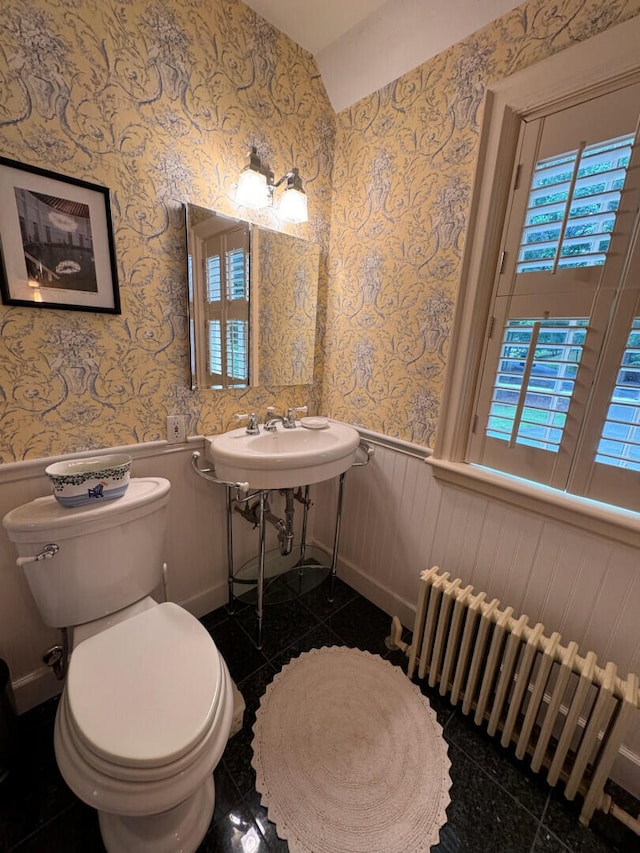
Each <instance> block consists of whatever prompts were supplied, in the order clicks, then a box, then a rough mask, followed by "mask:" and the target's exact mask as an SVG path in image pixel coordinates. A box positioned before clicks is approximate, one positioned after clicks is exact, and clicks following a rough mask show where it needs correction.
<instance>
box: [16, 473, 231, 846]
mask: <svg viewBox="0 0 640 853" xmlns="http://www.w3.org/2000/svg"><path fill="white" fill-rule="evenodd" d="M169 489H170V484H169V481H168V480H165V479H162V478H160V477H149V478H145V479H132V480H131V482H130V484H129V488H128V490H127V492H126V493H125V494H124V496H123V497H121V498H118V499H117V500H113V501H108V502H105V503H102V504H99V505H95V504H91V505H89V506H83V507H79V508H77V509H65V508H63V507H61V506H60V505H59V504H58V502H57V501H56V499H55V498H54V497H53V496H51V497H44V498H37V499H36V500H34V501H32V502H31V503H28V504H25V505H24V506H20V507H17V508H16V509H14V510H12V511H11V512H9V513H8V514H7V515H6V516H5V517H4V519H3V524H4V526H5V527H6V529H7V532H8V534H9V537H10V539H11V540H12V541H13V542H15V543H16V546H17V549H18V554H19V555H20V559H19V561H18V562H19V563H20V564H22V566H23V568H24V572H25V575H26V577H27V581H28V583H29V586H30V588H31V591H32V593H33V596H34V598H35V600H36V603H37V605H38V608H39V610H40V613H41V615H42V618H43V621H44V622H45V623H46V624H47V625H51V626H55V627H60V628H69V629H71V637H70V646H71V656H70V661H69V668H68V672H67V678H66V684H65V687H64V690H63V693H62V697H61V699H60V705H59V707H58V713H57V716H56V724H55V734H54V745H55V753H56V759H57V762H58V767H59V768H60V772H61V773H62V775H63V777H64V779H65V781H66V782H67V784H68V785H69V787H70V788H71V789H72V791H74V793H75V794H77V796H78V797H80V799H81V800H83V801H84V802H85V803H88V804H89V805H90V806H92V807H93V808H95V809H97V810H98V813H99V820H100V829H101V832H102V837H103V840H104V843H105V846H106V848H107V850H109V851H117V853H134V851H135V853H151V851H153V853H165V851H166V853H169V851H171V853H175V851H183V853H188V851H194V850H196V848H197V847H198V845H199V843H200V841H201V840H202V838H203V837H204V835H205V833H206V831H207V828H208V826H209V823H210V821H211V817H212V814H213V805H214V797H215V791H214V784H213V770H214V768H215V766H216V765H217V763H218V761H219V760H220V757H221V755H222V752H223V750H224V748H225V745H226V743H227V740H228V737H229V731H230V727H231V721H232V715H233V688H232V682H231V678H230V676H229V673H228V670H227V667H226V664H225V662H224V660H223V659H222V656H221V655H220V653H219V652H218V650H217V648H216V646H215V644H214V642H213V640H212V639H211V637H210V636H209V634H208V632H207V631H206V629H205V628H204V627H203V626H202V625H201V624H200V622H199V621H198V620H197V619H196V618H195V617H194V616H192V615H191V614H190V613H188V612H187V611H186V610H184V609H183V608H181V607H179V606H178V605H177V604H173V603H170V602H167V603H164V604H158V603H157V602H156V601H154V600H153V598H151V597H150V596H151V593H152V592H153V591H154V590H155V589H156V588H157V587H158V586H159V585H160V584H161V582H162V553H163V540H164V524H165V514H166V507H167V504H168V501H169ZM52 544H53V545H57V546H59V550H58V551H57V553H55V555H54V556H53V557H51V558H48V559H41V560H35V559H33V558H34V557H35V556H36V555H38V554H40V553H41V552H42V551H43V550H44V549H45V547H46V546H48V545H52ZM53 550H55V549H53ZM25 558H26V559H25ZM29 558H32V559H29Z"/></svg>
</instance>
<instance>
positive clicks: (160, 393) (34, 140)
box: [0, 0, 335, 462]
mask: <svg viewBox="0 0 640 853" xmlns="http://www.w3.org/2000/svg"><path fill="white" fill-rule="evenodd" d="M334 136H335V115H334V112H333V110H332V109H331V107H330V104H329V102H328V99H327V97H326V93H325V91H324V87H323V85H322V82H321V80H320V78H319V74H318V71H317V68H316V65H315V62H314V60H313V59H312V57H311V56H310V55H309V54H308V53H307V52H306V51H304V50H303V49H302V48H299V47H298V46H296V45H295V44H293V42H291V41H290V40H289V39H288V38H286V37H285V36H283V35H282V34H280V33H279V32H278V31H276V30H274V29H273V28H272V27H270V26H268V25H267V24H266V23H265V22H264V21H263V20H262V19H261V18H259V17H258V16H257V15H256V14H255V13H254V12H253V11H252V10H250V9H249V8H248V7H246V6H244V5H243V4H242V3H240V2H239V0H172V2H167V0H3V2H2V15H1V16H0V155H2V156H4V157H7V158H10V159H12V160H17V161H19V162H22V163H27V164H30V165H34V166H39V167H41V168H44V169H48V170H50V171H52V172H55V173H57V174H60V175H67V176H72V177H76V178H80V179H82V180H85V181H89V182H91V183H95V184H100V185H102V186H106V187H108V188H109V189H110V191H111V213H112V217H113V224H114V237H115V253H116V259H117V278H118V282H119V287H120V298H121V301H122V314H121V315H119V316H112V315H106V314H96V313H85V312H74V311H70V310H51V309H37V308H22V307H14V306H0V335H1V337H0V461H1V462H10V461H14V460H21V459H26V458H34V457H41V456H49V455H54V454H59V453H68V452H72V451H76V450H83V449H92V448H100V447H108V446H113V445H118V444H129V443H136V442H142V441H151V440H155V439H162V438H164V437H165V435H166V428H165V418H166V415H167V414H186V415H187V416H188V419H189V432H190V433H196V432H201V433H207V432H213V431H214V430H218V431H223V430H225V429H228V428H229V427H230V426H231V425H232V416H233V413H234V412H237V411H246V410H248V409H250V410H255V411H258V412H260V413H262V412H263V411H264V410H266V407H267V406H268V405H274V406H275V407H276V409H277V410H283V409H285V408H286V407H287V406H290V405H299V404H302V403H308V404H309V405H310V406H311V407H313V406H314V400H315V396H314V394H315V391H314V389H313V388H312V389H310V388H308V387H294V388H278V387H262V388H255V389H248V390H246V391H242V392H240V391H236V392H210V391H209V392H206V391H203V392H193V391H191V389H190V379H189V358H188V340H187V323H186V316H187V294H186V287H187V285H186V249H185V231H184V214H183V207H182V205H183V204H184V203H185V202H193V203H195V204H199V205H202V206H204V207H208V208H211V209H215V210H218V211H220V212H222V213H227V214H228V215H232V216H238V215H243V216H245V218H247V219H252V221H255V222H259V223H260V224H262V225H265V226H266V227H271V228H277V227H278V223H277V220H276V219H275V213H274V212H273V211H268V212H267V213H260V214H256V215H254V216H251V215H248V214H247V212H246V211H239V210H238V209H237V207H236V205H235V204H234V202H233V193H234V188H235V182H236V180H237V176H238V174H239V172H240V170H241V169H242V167H243V166H244V164H245V160H246V155H247V152H248V150H249V148H250V146H251V145H255V146H256V147H257V149H258V152H259V154H260V156H261V157H262V158H263V160H264V161H266V162H268V163H269V165H270V166H271V168H272V169H273V170H274V172H276V173H278V174H282V173H284V172H285V171H287V170H288V169H289V168H291V167H292V166H294V165H295V166H298V168H299V169H300V173H301V175H302V176H303V178H304V179H305V187H306V189H307V192H308V194H309V198H310V204H309V208H310V222H309V223H308V224H307V225H303V226H297V227H294V226H291V227H290V229H289V230H290V232H291V233H295V234H298V235H299V236H304V237H305V238H307V239H309V240H313V241H314V242H316V243H320V244H321V245H322V246H323V247H324V248H325V254H326V247H327V245H328V235H329V221H330V203H331V185H330V180H331V170H332V156H333V148H334ZM325 301H326V297H325Z"/></svg>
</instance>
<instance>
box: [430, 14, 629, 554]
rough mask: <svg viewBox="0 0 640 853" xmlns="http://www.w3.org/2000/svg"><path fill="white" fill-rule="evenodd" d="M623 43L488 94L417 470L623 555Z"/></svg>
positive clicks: (597, 46)
mask: <svg viewBox="0 0 640 853" xmlns="http://www.w3.org/2000/svg"><path fill="white" fill-rule="evenodd" d="M639 38H640V21H638V20H632V21H629V22H626V23H625V24H623V25H621V26H620V27H617V28H614V29H613V30H611V31H607V32H605V33H603V34H601V35H600V36H596V37H594V38H593V39H590V40H589V42H588V43H584V44H581V45H577V46H575V47H572V48H570V49H568V50H567V51H564V52H563V53H560V54H556V55H555V56H553V57H550V58H549V59H547V60H545V61H543V62H542V63H539V65H538V66H532V67H531V68H528V69H526V70H525V71H523V72H519V73H518V74H517V75H514V77H513V78H509V79H508V80H505V81H502V82H501V83H498V84H496V85H494V86H493V87H491V90H490V91H489V92H488V97H487V105H486V108H485V120H484V126H483V140H482V143H481V145H480V150H481V151H482V152H483V160H482V161H481V162H480V164H479V168H478V172H477V178H476V186H475V187H474V199H473V206H472V214H471V220H470V224H469V232H468V234H467V241H466V249H465V256H464V259H463V267H462V276H461V280H460V290H459V298H458V305H457V312H456V319H455V324H454V331H453V335H452V339H451V342H450V355H449V364H448V368H447V383H446V388H445V395H444V400H443V410H442V413H441V417H440V421H439V429H438V435H437V442H436V447H435V451H434V454H433V457H431V459H430V460H429V461H430V463H431V464H432V465H433V466H434V474H435V475H436V476H438V477H440V478H442V479H445V480H447V481H448V482H453V483H455V484H456V485H461V486H465V487H468V488H472V489H475V490H477V491H480V492H482V493H483V494H488V495H493V496H495V497H499V498H502V499H505V500H508V501H510V502H511V503H514V502H515V503H518V504H520V505H522V506H525V507H527V508H529V509H534V510H537V511H541V512H543V513H545V514H548V515H553V516H554V517H558V518H563V519H564V520H567V521H571V522H573V523H576V524H579V525H581V526H584V527H587V528H588V529H590V530H594V531H596V532H605V533H606V534H607V535H614V536H615V537H616V538H620V539H622V540H623V541H630V542H633V543H634V544H637V543H638V542H640V525H639V524H638V521H637V516H634V515H633V514H631V513H625V512H624V511H622V512H620V509H619V508H622V509H623V510H624V509H633V510H635V511H638V510H640V476H639V475H640V298H639V297H640V237H639V236H638V219H639V218H640V215H639V213H638V210H639V202H640V147H639V146H638V139H637V128H638V119H639V112H640V82H639V81H640V56H639V55H638V53H637V44H638V39H639ZM512 166H513V168H512ZM469 234H472V235H473V240H471V239H469ZM484 318H486V321H485V319H484ZM585 498H591V499H593V501H597V502H598V503H597V504H595V503H593V502H592V501H585V500H584V499H585ZM594 519H595V521H594ZM614 528H615V531H614Z"/></svg>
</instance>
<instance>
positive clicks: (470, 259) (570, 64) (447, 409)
mask: <svg viewBox="0 0 640 853" xmlns="http://www.w3.org/2000/svg"><path fill="white" fill-rule="evenodd" d="M639 43H640V17H636V18H632V19H631V20H629V21H626V22H624V23H622V24H619V25H617V26H615V27H612V28H610V29H609V30H607V31H606V32H604V33H601V34H600V35H597V36H594V37H593V38H591V39H589V40H588V41H586V42H581V43H580V44H577V45H574V46H572V47H570V48H567V49H566V50H564V51H562V52H560V53H557V54H555V55H553V56H551V57H549V58H548V59H545V60H542V61H541V62H539V63H537V64H535V65H532V66H530V67H529V68H526V69H524V70H523V71H520V72H517V73H516V74H514V75H512V76H511V77H508V78H506V79H505V80H502V81H500V82H498V83H495V84H489V86H488V87H487V91H486V95H485V103H484V119H483V125H482V130H481V134H480V140H479V151H478V161H477V166H476V174H475V179H474V184H473V193H472V200H471V208H470V213H469V221H468V227H467V239H466V241H465V250H464V254H463V258H462V264H461V272H460V279H459V287H458V298H457V304H456V313H455V319H454V325H453V330H452V335H451V339H450V345H449V363H448V367H447V373H446V380H445V388H444V394H443V399H442V407H441V414H440V419H439V424H438V430H437V437H436V445H435V448H434V453H433V455H432V456H430V457H429V458H428V460H427V462H428V463H429V464H430V465H431V466H432V467H433V473H434V475H435V476H436V477H437V478H438V479H441V480H443V481H445V482H448V483H450V484H453V485H456V486H459V487H463V488H466V489H470V490H472V491H476V492H479V493H481V494H483V495H485V496H490V497H493V498H497V499H498V500H502V501H506V502H508V503H509V504H511V505H516V506H520V507H522V508H523V509H527V510H532V511H534V512H537V513H540V514H542V515H545V516H551V517H553V518H556V519H561V520H563V521H566V522H569V523H571V524H574V525H577V526H579V527H582V528H585V529H588V530H590V531H592V532H597V533H600V534H601V535H605V536H608V537H610V538H613V539H616V540H618V541H623V542H627V543H628V544H633V545H640V514H639V513H636V512H632V511H630V510H624V509H620V508H617V507H614V506H612V505H608V504H603V503H599V502H597V501H593V500H590V499H587V498H581V497H578V496H574V495H571V494H568V493H566V492H561V491H558V490H556V489H551V488H549V487H547V486H541V485H538V484H536V483H534V482H532V481H526V480H521V479H519V478H517V477H514V476H512V475H509V474H502V473H500V472H496V471H492V470H489V469H486V468H482V467H481V466H476V465H472V464H470V463H468V462H466V461H465V459H466V452H467V445H468V440H469V436H470V433H471V428H472V418H473V411H474V404H475V399H476V387H477V383H478V381H479V379H480V372H481V367H482V363H483V357H484V349H485V345H486V338H487V326H488V322H489V317H490V309H491V306H492V302H493V295H494V282H495V278H496V271H497V267H498V263H499V258H500V253H501V243H502V235H503V229H504V223H505V218H506V216H507V212H508V211H507V208H508V204H509V201H510V198H511V191H512V186H513V183H514V180H515V171H516V169H515V167H516V163H517V155H518V145H519V138H520V121H521V117H524V116H527V117H528V118H535V117H536V116H537V115H544V114H545V113H547V112H548V111H549V110H552V109H553V110H556V109H564V108H567V107H570V106H573V105H575V104H577V103H579V102H580V101H582V100H585V99H586V98H587V97H592V96H594V95H599V94H603V93H604V92H606V91H607V90H609V89H610V88H611V87H612V85H614V84H615V85H618V84H619V85H627V84H629V83H632V82H635V81H637V80H640V54H639V53H638V49H637V45H638V44H639ZM471 234H473V239H470V235H471Z"/></svg>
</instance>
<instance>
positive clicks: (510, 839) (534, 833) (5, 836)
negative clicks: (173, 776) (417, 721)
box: [0, 582, 640, 853]
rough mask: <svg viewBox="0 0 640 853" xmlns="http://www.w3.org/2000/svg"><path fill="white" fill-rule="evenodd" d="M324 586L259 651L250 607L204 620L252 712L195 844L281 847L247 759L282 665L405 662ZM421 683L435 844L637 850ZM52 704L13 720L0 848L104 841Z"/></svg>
mask: <svg viewBox="0 0 640 853" xmlns="http://www.w3.org/2000/svg"><path fill="white" fill-rule="evenodd" d="M327 589H328V582H325V583H324V584H323V585H322V586H321V587H318V588H317V589H315V590H313V591H312V592H309V593H307V594H306V595H304V596H303V597H302V598H300V599H298V600H297V601H296V602H292V603H284V604H279V605H274V606H273V607H270V608H269V609H268V610H267V611H266V623H265V637H264V644H263V648H262V650H260V651H259V650H258V649H257V648H256V645H255V643H254V637H255V627H256V625H255V616H254V611H253V609H252V608H250V607H245V608H243V609H241V610H240V611H239V612H238V613H237V614H236V616H229V615H228V613H227V612H226V610H225V609H224V608H223V609H220V610H217V611H215V612H213V613H211V614H209V615H208V616H206V617H205V618H204V619H203V620H202V621H203V623H204V624H205V626H206V627H207V628H208V630H209V631H210V633H211V634H212V636H213V637H214V639H215V641H216V643H217V645H218V647H219V648H220V650H221V652H222V654H223V655H224V657H225V659H226V661H227V664H228V666H229V669H230V671H231V675H232V677H233V678H234V679H235V681H236V683H237V684H238V686H239V688H240V690H241V692H242V694H243V696H244V697H245V701H246V703H247V710H246V714H245V725H244V728H243V730H242V731H241V732H240V733H239V734H237V735H236V736H235V737H233V738H232V739H231V741H230V742H229V744H228V746H227V749H226V751H225V753H224V756H223V758H222V761H221V762H220V764H219V766H218V768H217V769H216V772H215V781H216V810H215V814H214V818H213V821H212V823H211V827H210V829H209V832H208V834H207V836H206V838H205V839H204V841H203V842H202V845H201V847H200V853H210V852H211V853H212V851H234V853H235V851H237V852H238V853H247V851H252V853H267V851H278V853H285V852H286V851H287V850H288V846H287V844H286V843H285V842H284V841H281V840H280V839H279V838H278V836H277V833H276V828H275V826H274V825H273V824H272V823H271V822H270V821H269V818H268V814H267V812H266V811H265V809H264V808H262V806H261V805H260V800H259V796H258V794H257V793H256V791H255V784H254V783H255V776H254V771H253V769H252V768H251V755H252V753H251V739H252V732H251V726H252V724H253V722H254V719H255V711H256V708H257V707H258V705H259V701H260V696H261V695H262V693H263V692H264V690H265V688H266V685H267V684H268V683H269V682H270V681H271V680H272V679H273V676H274V675H275V674H276V673H277V672H278V670H279V669H280V668H281V667H282V666H283V665H284V664H286V663H287V662H288V661H289V660H290V659H291V658H292V657H295V656H297V655H299V654H300V653H302V652H305V651H308V650H309V649H311V648H314V647H318V646H323V645H347V646H352V647H358V648H361V649H364V650H367V651H369V652H373V653H377V654H380V655H382V656H383V657H386V658H389V659H390V660H392V662H394V663H397V664H399V665H403V664H404V655H402V654H400V653H399V652H389V651H388V650H387V649H386V647H385V644H384V638H385V636H386V635H387V634H388V629H389V618H388V616H387V615H386V614H384V613H383V612H382V611H381V610H379V609H378V608H377V607H375V606H374V605H373V604H371V603H370V602H368V601H367V600H366V599H364V598H362V596H360V595H358V594H357V593H356V592H354V591H353V590H352V589H350V588H349V587H348V586H346V585H345V584H343V583H341V582H338V583H337V587H336V598H335V602H334V604H333V605H331V604H329V602H328V600H327V598H328V596H327ZM424 692H425V694H426V695H427V696H428V697H429V700H430V701H431V704H432V706H433V708H434V710H435V711H436V712H437V714H438V718H439V720H440V723H441V725H442V726H443V728H444V736H445V738H446V740H447V742H448V744H449V757H450V759H451V771H450V772H451V778H452V782H453V784H452V788H451V791H450V793H451V804H450V806H449V808H448V810H447V815H448V823H447V824H446V825H445V826H444V827H443V829H442V831H441V834H440V843H439V844H438V845H437V846H436V847H433V848H432V853H567V851H571V853H607V851H617V853H631V851H640V843H639V842H638V839H637V837H636V836H634V835H632V834H631V833H630V832H629V831H628V830H626V829H624V828H623V827H621V825H620V824H618V823H617V822H616V821H615V820H613V819H612V818H608V817H605V816H602V815H599V816H596V817H595V818H594V820H593V821H592V824H591V827H590V828H589V829H585V828H584V827H582V826H581V825H580V824H579V822H578V819H577V814H576V807H575V806H571V805H569V804H568V803H567V802H566V801H565V800H564V799H563V798H562V797H561V795H560V794H559V793H557V792H555V791H552V790H550V789H549V788H548V786H546V784H545V783H544V782H543V781H542V780H541V779H540V778H539V777H538V776H535V775H533V774H531V773H529V772H527V769H526V767H525V765H524V764H523V763H522V762H518V761H516V760H515V759H513V758H512V757H511V755H510V753H509V752H508V751H505V750H503V749H501V748H500V746H498V745H496V742H495V741H494V740H492V739H490V738H488V737H487V736H485V735H484V734H483V732H482V731H481V730H480V729H478V728H477V727H476V726H475V725H474V724H473V723H472V722H471V721H469V720H468V719H467V718H466V717H464V716H463V715H462V714H461V713H460V711H458V710H456V709H454V708H452V707H451V705H450V704H449V703H448V702H447V701H446V700H444V699H442V698H441V697H440V696H438V695H436V694H435V693H433V692H432V691H430V690H429V688H425V689H424ZM55 711H56V702H55V701H50V702H47V703H45V704H44V705H41V706H39V707H38V708H35V709H33V710H32V711H30V712H28V713H27V714H24V715H22V717H20V719H19V726H20V733H21V741H20V742H21V757H20V762H19V764H18V766H17V768H16V769H15V770H14V771H13V773H12V774H11V776H10V777H9V778H8V779H7V780H6V781H5V782H4V783H3V784H2V785H0V853H9V851H16V853H17V852H18V851H19V853H71V851H73V853H94V851H96V853H98V851H103V850H104V848H103V846H102V843H101V840H100V834H99V831H98V822H97V818H96V814H95V812H94V811H93V810H92V809H90V808H89V807H87V806H85V805H84V804H83V803H81V802H79V801H78V800H77V799H76V797H75V796H74V795H73V794H72V793H71V792H70V791H69V789H68V788H67V787H66V785H65V783H64V782H63V780H62V779H61V777H60V775H59V773H58V770H57V768H56V765H55V760H54V756H53V746H52V727H53V719H54V716H55ZM635 805H636V807H637V803H636V804H635ZM369 849H370V851H371V853H386V851H384V850H379V849H378V848H377V847H376V839H375V838H372V839H371V844H370V848H369ZM131 853H135V851H131ZM335 853H341V851H335ZM407 853H412V851H407Z"/></svg>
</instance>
